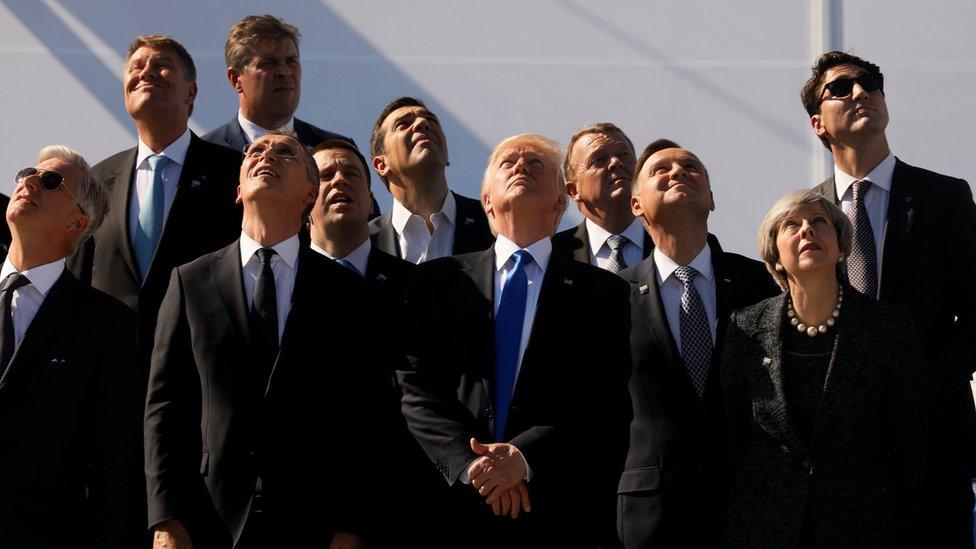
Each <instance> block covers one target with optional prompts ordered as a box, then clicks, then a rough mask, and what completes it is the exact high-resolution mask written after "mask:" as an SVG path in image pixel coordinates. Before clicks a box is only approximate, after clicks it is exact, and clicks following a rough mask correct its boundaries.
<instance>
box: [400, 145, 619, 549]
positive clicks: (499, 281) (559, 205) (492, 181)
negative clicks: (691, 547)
mask: <svg viewBox="0 0 976 549" xmlns="http://www.w3.org/2000/svg"><path fill="white" fill-rule="evenodd" d="M559 164H560V162H559V150H558V147H557V146H556V145H555V143H553V142H552V141H550V140H549V139H546V138H544V137H542V136H539V135H534V134H523V135H519V136H515V137H512V138H509V139H506V140H504V141H502V142H501V143H500V144H499V145H498V146H497V147H496V148H495V151H494V152H493V153H492V155H491V157H490V158H489V161H488V167H487V168H486V170H485V177H484V181H483V184H482V203H483V204H484V208H485V211H486V212H487V214H488V218H489V219H490V220H491V223H492V227H493V229H494V230H495V231H496V233H497V235H498V238H497V240H496V242H495V244H494V246H493V247H491V248H489V249H488V250H484V251H482V252H476V253H471V254H465V255H459V256H454V257H449V258H443V259H439V260H436V261H431V262H429V263H424V264H421V265H420V266H419V267H418V269H417V272H416V274H415V276H414V284H413V285H412V286H411V289H410V290H409V291H408V303H407V307H408V320H407V322H406V323H405V324H406V326H408V327H409V328H411V330H410V334H409V337H408V338H407V345H408V352H407V357H408V360H409V363H410V364H409V367H408V368H407V369H406V370H403V371H401V372H400V373H399V377H400V382H401V384H402V386H403V393H404V394H403V413H404V415H405V416H406V418H407V424H408V426H409V427H410V430H411V431H412V432H413V434H414V436H415V437H416V438H417V440H418V441H419V442H420V445H421V446H422V447H423V448H424V451H425V452H426V453H427V455H428V456H429V457H430V459H431V460H432V461H433V462H434V464H435V466H436V467H437V469H438V470H439V471H440V472H441V473H442V474H443V476H444V478H445V480H447V482H448V484H450V485H451V486H452V514H450V515H448V516H446V517H444V519H443V521H442V526H441V527H440V530H439V532H438V533H439V534H441V535H442V541H441V543H442V545H443V546H445V547H489V546H490V547H498V546H508V547H598V546H604V545H605V544H606V543H612V542H613V540H614V539H615V535H614V532H613V499H614V486H615V484H616V479H617V477H618V476H619V472H620V470H621V466H622V464H623V458H624V454H625V446H626V437H627V424H628V420H629V417H630V404H629V401H628V398H627V392H626V380H627V375H628V372H629V370H630V355H629V348H628V345H627V333H628V330H629V322H628V315H629V312H628V306H627V285H626V283H624V281H623V280H621V279H619V278H618V277H615V276H613V275H610V274H609V273H606V272H604V271H602V270H600V269H597V268H595V267H591V266H589V265H583V264H581V263H579V262H576V261H573V260H571V259H568V258H564V257H562V256H561V255H559V254H555V253H552V241H551V235H552V233H553V232H554V230H555V227H556V226H557V224H558V222H559V218H560V217H561V215H562V212H563V210H564V208H565V205H566V193H565V190H564V188H563V183H562V177H561V172H560V170H559ZM580 311H586V314H587V315H588V316H592V317H593V318H599V319H600V323H601V327H600V330H599V331H593V332H583V333H580V332H579V329H578V325H577V323H576V319H578V318H579V313H580ZM570 333H572V334H575V336H574V337H573V338H572V340H571V341H570V340H567V334H570ZM469 485H470V486H469ZM479 496H480V497H479ZM530 498H531V499H530ZM530 502H531V503H530ZM485 503H488V504H489V505H490V507H489V506H488V505H485Z"/></svg>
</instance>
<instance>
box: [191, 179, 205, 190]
mask: <svg viewBox="0 0 976 549" xmlns="http://www.w3.org/2000/svg"><path fill="white" fill-rule="evenodd" d="M200 185H202V183H201V182H200V181H199V180H196V179H194V180H193V181H191V182H190V188H191V189H199V188H200Z"/></svg>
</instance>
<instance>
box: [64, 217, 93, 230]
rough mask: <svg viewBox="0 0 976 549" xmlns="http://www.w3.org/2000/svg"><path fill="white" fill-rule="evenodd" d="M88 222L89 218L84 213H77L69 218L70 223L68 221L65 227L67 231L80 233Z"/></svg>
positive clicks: (89, 221)
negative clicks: (72, 217)
mask: <svg viewBox="0 0 976 549" xmlns="http://www.w3.org/2000/svg"><path fill="white" fill-rule="evenodd" d="M89 223H91V218H90V217H88V215H86V214H83V213H79V214H78V215H77V216H75V217H74V219H72V220H71V222H70V223H68V226H67V227H66V228H67V229H68V232H71V233H75V234H81V233H83V232H85V229H86V228H88V224H89Z"/></svg>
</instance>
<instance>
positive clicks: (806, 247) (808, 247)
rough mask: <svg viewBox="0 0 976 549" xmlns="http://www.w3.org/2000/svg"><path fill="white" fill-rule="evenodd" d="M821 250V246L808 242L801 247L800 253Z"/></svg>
mask: <svg viewBox="0 0 976 549" xmlns="http://www.w3.org/2000/svg"><path fill="white" fill-rule="evenodd" d="M820 249H821V248H820V246H818V245H816V244H814V243H813V242H808V243H806V244H804V245H803V246H801V247H800V253H801V254H802V253H803V252H812V251H816V250H820Z"/></svg>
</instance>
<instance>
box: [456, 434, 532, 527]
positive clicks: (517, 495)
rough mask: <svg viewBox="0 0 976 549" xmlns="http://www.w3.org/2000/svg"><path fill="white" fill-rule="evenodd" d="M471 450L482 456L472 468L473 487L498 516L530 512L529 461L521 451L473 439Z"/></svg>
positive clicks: (470, 472)
mask: <svg viewBox="0 0 976 549" xmlns="http://www.w3.org/2000/svg"><path fill="white" fill-rule="evenodd" d="M470 444H471V451H472V452H474V453H475V454H477V455H478V456H481V457H479V458H478V459H476V460H475V462H474V463H472V464H471V466H470V467H468V477H469V478H470V479H471V486H473V487H474V489H475V490H477V491H478V494H480V495H481V496H482V497H484V498H485V502H486V503H488V504H489V505H491V510H492V511H493V512H494V513H495V514H496V515H502V516H509V517H511V518H513V519H515V518H518V516H519V513H520V512H522V511H525V512H529V511H531V510H532V505H531V504H530V503H529V489H528V487H527V486H526V485H525V475H526V472H527V471H526V468H525V458H524V457H523V456H522V452H521V451H519V449H518V448H516V447H515V446H512V445H511V444H507V443H504V442H495V443H490V444H481V443H480V442H478V441H477V440H475V439H474V438H473V437H472V438H471V441H470Z"/></svg>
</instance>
